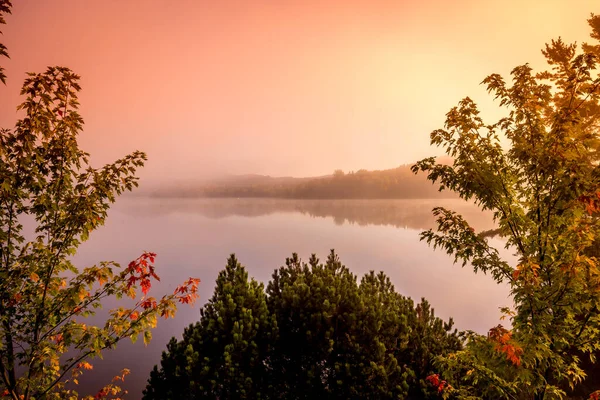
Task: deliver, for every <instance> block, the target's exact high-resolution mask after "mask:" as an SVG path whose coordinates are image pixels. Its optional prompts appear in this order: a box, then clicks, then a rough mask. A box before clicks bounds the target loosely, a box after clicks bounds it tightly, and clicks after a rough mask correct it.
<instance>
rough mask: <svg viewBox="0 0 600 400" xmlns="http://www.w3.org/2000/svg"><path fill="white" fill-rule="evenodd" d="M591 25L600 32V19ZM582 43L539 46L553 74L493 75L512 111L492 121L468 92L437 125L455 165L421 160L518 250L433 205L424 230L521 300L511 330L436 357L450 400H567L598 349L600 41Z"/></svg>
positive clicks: (434, 139) (496, 91) (475, 338)
mask: <svg viewBox="0 0 600 400" xmlns="http://www.w3.org/2000/svg"><path fill="white" fill-rule="evenodd" d="M588 22H589V24H590V26H591V28H592V34H591V37H592V38H593V39H595V40H600V16H595V15H592V16H591V18H590V19H589V20H588ZM581 48H582V50H583V51H579V48H578V46H577V45H575V44H567V43H565V42H564V41H562V40H561V39H557V40H552V42H551V43H549V44H547V45H546V47H545V49H544V50H543V51H542V52H543V54H544V56H545V58H546V60H547V61H548V64H549V65H550V69H549V70H548V71H543V72H540V73H534V72H533V70H532V68H531V67H530V66H529V65H521V66H518V67H516V68H514V69H513V70H512V72H511V75H512V82H511V83H510V84H509V83H507V82H505V80H504V79H503V78H502V77H501V76H500V75H498V74H492V75H490V76H488V77H487V78H486V79H485V80H484V81H483V84H485V85H486V86H487V89H488V91H489V92H490V93H491V94H493V95H494V96H495V98H496V99H498V100H499V103H500V106H501V107H503V108H504V109H505V110H506V111H507V113H506V116H505V117H503V118H501V119H500V120H499V121H497V122H496V123H493V124H486V123H484V121H483V120H482V119H481V117H480V116H479V110H478V108H477V106H476V104H475V103H474V102H473V101H472V100H471V99H470V98H468V97H467V98H465V99H463V100H462V101H460V103H459V105H458V106H457V107H454V108H452V109H451V110H450V111H449V112H448V114H447V115H446V122H445V126H444V128H443V129H438V130H435V131H434V132H432V133H431V143H432V145H436V146H441V147H442V148H443V149H444V150H445V152H446V154H447V155H449V156H451V157H452V158H453V160H454V162H453V164H451V165H440V164H437V163H436V161H435V159H434V158H427V159H424V160H422V161H420V162H418V163H416V164H415V165H414V167H413V171H414V172H415V173H416V172H419V171H423V172H425V173H427V177H428V178H429V179H430V180H431V181H434V182H437V183H439V184H440V185H441V190H444V189H448V190H451V191H453V192H456V193H457V194H459V195H460V196H461V197H462V198H463V199H466V200H472V201H474V202H475V203H476V204H477V205H478V206H479V207H480V208H481V209H483V210H491V211H493V215H494V220H495V221H496V223H497V225H498V229H497V231H496V233H498V234H500V235H501V236H502V237H504V238H505V239H506V246H507V248H510V249H512V250H514V252H515V254H516V256H517V258H518V263H517V265H511V264H510V263H509V262H507V261H505V260H503V259H502V258H501V256H500V254H499V252H498V251H497V249H495V248H493V247H492V246H491V245H490V243H489V242H488V240H487V238H486V237H485V235H483V234H481V232H479V233H478V232H475V231H474V230H473V229H472V228H471V227H470V225H469V224H468V222H467V221H466V220H464V219H463V218H462V217H461V216H460V215H458V214H457V213H455V212H453V211H451V210H448V209H444V208H441V207H439V208H436V209H434V214H435V216H436V219H437V230H429V231H426V232H424V233H423V234H422V238H423V239H424V240H426V241H427V242H428V243H430V244H432V245H433V246H434V248H436V247H437V248H442V249H443V250H445V251H446V252H448V253H449V254H452V255H453V256H454V257H455V261H457V262H461V263H462V264H463V266H464V265H466V264H470V265H471V266H472V267H473V269H474V271H475V272H484V273H488V274H490V275H491V276H492V277H493V278H494V279H495V280H496V281H497V282H498V283H501V284H506V285H508V286H509V288H510V292H511V295H512V300H513V302H514V307H507V308H504V309H503V313H504V315H505V317H507V318H508V319H509V321H510V326H508V327H503V326H498V327H495V328H493V329H491V330H490V332H489V334H488V335H487V336H482V335H476V334H474V333H470V334H469V336H468V337H469V339H468V345H467V347H466V348H465V349H464V350H463V351H460V352H457V353H455V354H453V355H452V356H451V357H444V358H439V360H438V362H439V364H438V367H439V368H440V370H441V371H440V372H441V373H442V374H443V375H444V376H445V378H446V379H447V380H448V381H449V382H450V383H451V386H452V389H451V390H445V396H447V397H449V396H454V397H458V398H523V399H524V398H533V399H548V398H562V397H564V396H565V395H567V392H569V391H572V390H574V389H576V388H577V385H579V384H580V383H581V382H582V381H583V380H584V379H585V378H586V371H584V370H583V369H582V368H581V365H582V358H583V357H586V358H589V359H591V361H594V359H595V354H596V352H597V351H598V350H599V349H600V268H599V266H600V259H598V258H597V257H595V256H593V255H590V253H589V251H587V249H589V248H590V246H592V245H593V244H594V243H595V242H596V241H598V240H599V239H600V236H599V233H600V221H599V220H598V210H599V209H600V207H599V206H600V186H599V185H600V167H599V161H600V158H599V153H598V150H599V146H598V145H599V143H600V141H599V139H600V137H599V134H598V133H599V131H598V128H599V127H600V125H599V117H600V104H599V103H598V100H599V98H600V92H599V87H600V78H599V77H598V68H597V67H598V64H597V63H598V57H600V46H598V45H597V44H590V43H584V44H583V45H582V46H581ZM596 396H597V395H596Z"/></svg>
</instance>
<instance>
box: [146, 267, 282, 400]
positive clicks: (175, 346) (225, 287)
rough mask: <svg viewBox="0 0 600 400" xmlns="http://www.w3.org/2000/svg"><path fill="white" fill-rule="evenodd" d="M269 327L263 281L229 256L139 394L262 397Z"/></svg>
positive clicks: (151, 396)
mask: <svg viewBox="0 0 600 400" xmlns="http://www.w3.org/2000/svg"><path fill="white" fill-rule="evenodd" d="M272 332H273V325H272V321H271V319H270V318H269V313H268V310H267V304H266V298H265V293H264V290H263V285H262V284H261V283H258V282H256V281H255V280H254V279H250V280H249V279H248V273H247V272H246V269H245V268H244V267H243V266H242V265H241V264H240V263H239V262H238V260H237V259H236V258H235V256H234V255H231V256H230V257H229V259H228V260H227V266H226V267H225V269H224V270H223V271H221V272H220V273H219V276H218V278H217V285H216V288H215V292H214V294H213V296H212V298H211V299H210V300H209V302H208V303H207V304H206V305H205V306H204V307H203V308H202V309H201V311H200V321H199V322H198V323H196V324H195V325H190V326H189V327H188V328H187V329H186V330H185V332H184V335H183V340H182V341H180V342H177V341H175V339H172V340H171V342H170V343H169V346H168V348H167V352H166V353H163V356H162V360H161V368H160V370H159V369H158V368H156V367H155V369H154V371H153V372H152V375H151V377H150V380H149V383H148V387H147V389H146V390H145V392H144V399H147V400H150V399H156V400H159V399H161V400H168V399H173V400H175V399H198V398H202V399H261V398H264V397H265V396H266V390H267V386H268V380H267V377H268V375H269V374H268V371H267V370H266V363H265V357H266V356H267V355H268V353H269V352H268V347H269V343H270V341H271V340H272V339H273V335H272Z"/></svg>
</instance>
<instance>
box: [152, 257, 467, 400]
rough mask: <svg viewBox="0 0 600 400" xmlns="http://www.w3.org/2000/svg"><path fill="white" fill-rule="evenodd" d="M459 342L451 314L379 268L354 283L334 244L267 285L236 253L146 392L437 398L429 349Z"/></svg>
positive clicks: (294, 262) (164, 395)
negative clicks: (398, 287)
mask: <svg viewBox="0 0 600 400" xmlns="http://www.w3.org/2000/svg"><path fill="white" fill-rule="evenodd" d="M460 348H461V342H460V340H459V335H458V333H457V332H456V331H455V330H454V331H453V330H452V320H450V321H449V322H443V321H442V320H440V319H439V318H437V317H435V315H434V312H433V310H432V309H431V308H430V306H429V304H428V303H427V301H425V300H423V301H422V302H421V303H420V304H418V305H417V306H416V307H415V305H414V304H413V302H412V300H410V299H408V298H406V297H403V296H401V295H400V294H398V293H396V292H395V290H394V287H393V285H392V284H391V282H390V280H389V279H388V278H387V277H386V276H385V275H384V274H383V273H379V274H375V273H373V272H371V273H369V274H367V275H365V276H364V277H363V278H362V279H361V281H360V283H358V282H357V280H356V276H355V275H353V274H352V273H350V271H349V270H348V269H347V268H346V267H345V266H343V265H342V264H341V263H340V261H339V259H338V257H337V255H336V254H335V253H333V251H332V252H331V254H330V255H329V257H328V258H327V260H326V262H325V263H324V264H322V263H319V260H318V259H317V258H316V257H315V256H314V255H313V256H312V257H311V258H310V260H309V262H308V263H304V262H302V261H301V260H300V259H299V258H298V256H297V255H295V254H294V255H293V256H292V257H291V258H289V259H287V260H286V264H285V266H283V267H281V268H279V269H277V270H276V271H275V272H274V274H273V278H272V280H271V281H270V282H269V283H268V285H267V288H266V290H264V288H263V285H262V284H259V283H257V282H256V281H255V280H254V279H249V278H248V274H247V272H246V270H245V268H244V267H243V266H241V265H240V264H239V262H238V261H237V260H236V259H235V257H234V256H231V257H230V258H229V260H228V262H227V266H226V268H225V270H223V271H222V272H221V273H220V274H219V277H218V279H217V286H216V288H215V293H214V295H213V297H212V298H211V299H210V301H209V302H208V303H207V304H206V305H205V306H204V307H203V309H202V311H201V318H200V321H199V322H198V323H196V324H195V325H191V326H190V327H188V328H187V329H186V330H185V332H184V334H183V339H182V340H180V341H178V340H176V339H175V338H173V339H172V340H171V342H170V343H169V345H168V346H167V351H166V352H164V353H163V356H162V360H161V365H160V366H157V367H155V368H154V370H153V372H152V373H151V376H150V379H149V382H148V386H147V388H146V390H145V392H144V399H146V400H154V399H156V400H158V399H162V400H167V399H200V398H202V399H224V398H227V399H349V398H364V399H392V398H404V397H407V396H409V395H410V396H411V397H413V398H430V397H432V398H433V397H435V396H436V395H437V390H435V389H432V388H431V387H430V386H429V385H428V384H427V382H426V377H427V376H428V375H429V374H431V373H432V368H433V366H432V360H433V357H434V356H435V355H443V354H448V353H450V352H454V351H457V350H459V349H460Z"/></svg>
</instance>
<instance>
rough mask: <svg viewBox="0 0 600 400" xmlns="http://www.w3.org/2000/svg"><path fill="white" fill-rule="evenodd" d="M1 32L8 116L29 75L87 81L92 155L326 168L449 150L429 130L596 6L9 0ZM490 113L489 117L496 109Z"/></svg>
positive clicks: (550, 0)
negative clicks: (71, 75) (66, 70)
mask: <svg viewBox="0 0 600 400" xmlns="http://www.w3.org/2000/svg"><path fill="white" fill-rule="evenodd" d="M13 4H14V9H13V15H12V16H9V17H8V18H7V22H8V25H6V26H5V27H4V29H3V30H4V37H3V38H2V40H3V41H4V43H5V44H6V45H7V46H8V49H9V52H10V55H11V59H10V60H2V61H1V62H2V64H3V65H4V66H5V68H6V70H7V74H8V77H9V84H8V86H7V87H0V126H3V127H11V126H13V125H14V122H15V119H16V117H17V114H16V112H15V106H16V105H17V104H18V102H19V101H20V99H19V96H18V91H19V88H20V85H21V83H22V81H23V78H24V76H25V72H26V71H36V72H38V71H42V70H44V69H45V67H46V66H48V65H62V66H67V67H70V68H71V69H73V70H74V71H75V72H77V73H78V74H80V75H81V76H82V86H83V92H82V93H81V103H82V107H81V112H82V115H83V117H84V119H85V121H86V125H85V131H84V132H83V134H82V136H81V141H80V142H81V145H82V147H83V148H84V149H85V150H86V151H88V152H90V153H92V160H93V163H94V164H95V165H100V164H101V163H105V162H108V161H111V160H112V159H114V158H117V157H119V156H122V155H124V154H125V153H127V152H130V151H133V150H136V149H140V150H144V151H146V152H147V153H148V156H149V158H150V160H149V162H148V164H147V166H146V168H145V170H144V171H143V173H142V176H143V177H144V180H152V181H161V180H167V179H173V178H178V179H190V178H194V177H195V176H199V175H205V174H210V173H221V172H227V173H246V172H247V173H261V174H270V175H292V176H304V175H320V174H328V173H331V172H332V171H333V170H334V169H336V168H341V169H343V170H345V171H348V170H357V169H360V168H366V169H383V168H391V167H395V166H397V165H399V164H404V163H410V162H413V161H415V160H417V159H420V158H423V157H425V156H429V155H432V154H439V151H436V150H435V149H432V148H430V147H429V133H430V132H431V131H432V130H433V129H436V128H439V127H441V126H442V124H443V120H444V115H445V113H446V112H447V111H448V110H449V109H450V107H452V106H454V105H455V104H456V103H457V102H458V100H460V99H461V98H462V97H464V96H467V95H469V96H471V97H472V98H474V99H475V100H476V101H478V102H479V103H480V104H481V105H482V107H484V108H486V110H488V109H492V108H493V107H494V106H493V103H492V102H491V100H490V99H489V97H488V96H487V95H486V93H485V90H484V88H483V87H482V86H480V85H479V82H481V80H482V79H483V78H484V77H485V76H486V75H488V74H490V73H492V72H498V73H501V74H507V73H508V72H509V71H510V70H511V69H512V67H514V66H516V65H519V64H522V63H525V62H530V63H531V64H532V65H533V66H534V67H535V66H538V67H543V66H544V64H543V59H542V56H541V53H540V49H541V48H542V47H543V45H544V43H545V42H548V41H549V40H550V39H551V38H556V37H558V36H559V35H560V36H562V37H563V38H564V39H565V40H567V41H575V40H577V41H579V42H581V41H585V40H587V39H588V38H589V36H588V34H589V29H588V25H587V23H586V19H587V18H588V17H589V14H590V12H596V13H599V12H600V3H599V2H598V0H569V1H567V0H502V1H499V0H498V1H492V0H489V1H487V0H472V1H471V0H453V1H450V0H329V1H328V0H297V1H296V0H247V1H242V0H218V1H215V0H211V1H208V0H207V1H203V0H176V1H167V0H143V1H142V0H13ZM488 114H489V115H495V114H494V112H491V113H488Z"/></svg>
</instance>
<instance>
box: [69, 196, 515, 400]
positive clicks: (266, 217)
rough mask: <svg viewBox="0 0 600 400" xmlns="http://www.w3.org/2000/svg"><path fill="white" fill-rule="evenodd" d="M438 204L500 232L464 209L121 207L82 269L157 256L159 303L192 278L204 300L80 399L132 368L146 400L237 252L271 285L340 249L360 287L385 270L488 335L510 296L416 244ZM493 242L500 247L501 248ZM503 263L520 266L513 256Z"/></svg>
mask: <svg viewBox="0 0 600 400" xmlns="http://www.w3.org/2000/svg"><path fill="white" fill-rule="evenodd" d="M438 205H443V206H444V207H447V208H451V209H453V210H455V211H459V212H460V213H461V214H462V215H464V216H465V217H466V218H467V220H468V221H469V222H470V223H471V225H472V226H473V227H474V228H475V229H476V230H477V231H479V230H483V229H491V228H493V224H492V221H491V216H490V214H488V213H482V212H481V211H479V210H478V209H477V208H475V207H474V206H472V205H469V204H466V203H464V202H462V201H460V200H334V201H330V200H326V201H316V200H274V199H181V200H179V199H150V198H144V197H140V198H135V197H129V198H122V199H119V201H118V202H117V203H116V204H115V205H114V206H113V208H112V209H111V211H110V214H109V218H108V220H107V223H106V225H105V226H104V227H102V228H100V229H99V230H98V231H96V232H94V233H93V234H92V236H91V238H90V240H89V241H88V242H86V243H84V244H83V245H82V247H81V251H80V252H79V253H78V255H77V256H76V257H75V260H74V261H75V263H76V265H79V266H80V267H84V266H89V265H92V264H95V263H97V262H99V261H103V260H114V261H117V262H120V263H122V264H124V265H126V264H127V263H128V262H129V261H131V260H132V259H134V258H136V257H137V256H138V255H139V254H140V253H141V252H143V251H145V250H147V251H152V252H155V253H157V254H158V258H157V263H156V266H157V270H158V274H159V275H160V277H161V282H160V283H159V284H157V285H154V286H153V288H152V292H151V293H152V295H154V296H155V297H160V296H161V295H162V294H163V293H167V292H169V293H171V292H172V291H173V290H174V288H175V287H176V286H177V285H178V284H180V283H181V282H183V280H185V279H187V278H188V277H190V276H193V277H199V278H201V279H202V283H201V286H200V294H201V300H200V302H199V303H197V304H196V305H194V306H193V307H187V306H181V307H180V309H179V311H178V314H177V316H176V318H175V319H170V320H160V321H159V325H158V327H157V328H156V329H155V330H154V331H153V340H152V342H151V344H150V345H149V346H147V347H145V346H144V345H143V343H141V342H142V341H141V340H140V341H139V342H138V343H136V344H131V342H123V343H122V344H120V345H119V346H118V348H117V349H116V350H113V351H111V352H108V353H106V354H105V356H104V359H103V360H93V361H92V363H93V364H94V372H93V373H91V374H89V375H88V378H87V379H81V380H80V381H81V386H80V390H81V392H84V390H89V391H94V392H95V391H96V390H97V389H99V388H100V387H101V386H103V384H105V383H107V382H109V381H110V379H111V378H112V377H113V376H114V375H116V374H117V373H118V372H119V371H120V370H121V369H122V368H125V367H126V368H129V369H131V371H132V373H131V375H130V376H129V377H128V378H127V381H126V384H125V385H124V386H125V387H126V388H127V389H128V390H129V391H130V395H129V396H128V398H131V399H137V398H140V397H141V392H142V390H143V388H144V387H145V382H146V380H147V378H148V376H149V373H150V370H151V369H152V367H153V366H154V365H155V364H157V363H158V362H159V360H160V354H161V352H162V351H163V350H164V349H165V345H166V343H167V342H168V341H169V339H170V338H171V337H172V336H176V337H178V338H179V337H180V336H181V333H182V332H183V329H184V327H186V326H188V325H189V324H190V323H192V322H195V321H197V320H198V318H199V308H200V306H201V305H202V304H203V303H204V302H205V301H206V300H207V299H209V298H210V297H211V296H212V291H213V287H214V281H215V279H216V277H217V274H218V272H219V271H220V270H221V269H222V268H223V267H224V265H225V261H226V259H227V257H228V256H229V254H231V253H235V254H236V256H237V257H238V259H239V260H240V262H241V263H242V264H243V265H245V266H246V268H247V269H248V271H249V274H250V275H251V276H253V277H255V278H256V279H258V280H260V281H263V282H265V283H266V282H267V281H268V280H269V279H270V277H271V274H272V273H273V270H274V269H275V268H278V267H279V266H281V265H282V264H284V261H285V258H286V257H289V256H290V255H291V254H292V253H293V252H296V253H298V254H299V255H300V257H301V258H303V259H305V260H307V259H308V258H309V256H310V255H311V254H312V253H316V254H317V256H319V258H321V259H322V260H323V259H325V258H326V256H327V254H328V252H329V250H330V249H335V250H336V252H337V253H338V254H339V256H340V259H341V260H342V262H343V263H344V264H345V265H346V266H348V267H349V268H350V270H351V271H352V272H353V273H354V274H356V275H357V276H358V277H359V279H360V277H361V276H362V275H363V274H364V273H366V272H368V271H370V270H375V271H380V270H382V271H384V272H385V273H386V274H387V275H388V276H389V277H390V278H391V280H392V282H393V283H394V285H395V287H396V290H397V291H399V292H400V293H402V294H404V295H406V296H410V297H412V298H413V299H415V300H418V299H420V298H421V297H425V298H426V299H427V300H429V302H430V303H431V304H432V306H433V307H434V308H435V311H436V314H437V315H438V316H440V317H442V318H444V319H447V318H448V317H453V318H454V321H455V322H456V326H457V327H458V328H459V329H471V330H475V331H479V332H485V331H487V329H489V328H490V327H492V326H494V325H495V324H497V323H498V317H499V311H498V308H499V307H501V306H507V305H509V300H508V297H507V295H508V289H507V288H506V287H503V286H499V285H496V284H495V283H494V281H493V280H492V279H491V278H490V277H489V276H485V275H474V274H473V272H472V270H470V269H469V268H464V269H463V268H461V267H460V266H459V265H453V263H452V259H451V258H450V256H448V255H447V254H445V253H443V252H442V251H434V250H433V249H431V248H430V247H428V245H427V244H426V243H424V242H421V241H419V232H420V231H421V230H423V229H427V228H430V227H433V226H434V220H433V217H432V216H431V209H432V208H433V207H435V206H438ZM491 242H492V243H493V244H494V245H496V247H498V248H500V249H502V248H503V242H502V241H501V240H499V239H491ZM501 254H502V255H503V256H504V257H505V258H506V259H509V260H512V259H513V257H512V256H511V254H510V251H508V250H504V249H502V250H501ZM112 305H114V304H107V305H106V308H110V307H111V306H112ZM82 389H84V390H82Z"/></svg>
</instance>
